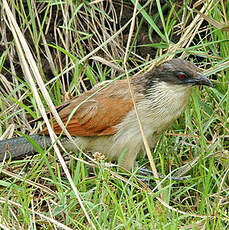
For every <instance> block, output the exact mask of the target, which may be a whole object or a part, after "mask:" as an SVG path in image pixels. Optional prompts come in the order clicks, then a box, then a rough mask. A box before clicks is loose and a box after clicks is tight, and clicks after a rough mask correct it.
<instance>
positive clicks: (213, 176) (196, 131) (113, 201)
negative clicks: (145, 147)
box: [0, 0, 229, 229]
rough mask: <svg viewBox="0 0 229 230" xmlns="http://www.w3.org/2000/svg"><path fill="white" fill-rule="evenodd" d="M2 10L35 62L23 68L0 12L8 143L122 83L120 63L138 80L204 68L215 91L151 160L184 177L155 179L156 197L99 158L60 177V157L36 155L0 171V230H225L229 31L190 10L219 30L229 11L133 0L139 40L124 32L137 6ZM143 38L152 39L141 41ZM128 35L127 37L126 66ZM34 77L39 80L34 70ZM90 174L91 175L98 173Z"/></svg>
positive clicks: (218, 5)
mask: <svg viewBox="0 0 229 230" xmlns="http://www.w3.org/2000/svg"><path fill="white" fill-rule="evenodd" d="M8 2H9V5H10V6H11V10H12V12H13V13H14V15H15V16H16V18H17V24H18V26H19V28H20V30H21V31H23V34H22V36H21V37H20V36H19V41H20V42H22V40H23V38H25V39H26V41H27V43H28V44H29V47H30V51H31V52H32V54H33V57H31V58H29V59H30V60H28V58H27V57H29V51H26V50H25V52H22V53H21V54H20V52H19V50H18V49H17V48H16V38H15V37H13V36H12V32H11V31H12V30H13V28H15V26H13V25H10V24H9V17H8V15H9V12H8V11H2V12H1V13H2V17H3V18H4V20H3V21H2V37H1V44H0V45H1V47H0V48H1V57H0V81H1V88H0V95H1V97H0V108H1V113H0V122H1V126H0V135H1V136H2V138H3V139H4V138H10V137H12V136H19V135H20V133H25V134H31V133H37V132H39V130H40V129H41V125H42V124H41V123H39V122H38V123H36V124H35V125H34V126H32V125H31V124H30V123H28V120H30V119H35V118H37V117H39V116H41V115H42V116H43V113H42V109H41V108H42V106H44V108H45V110H46V111H49V109H50V105H51V103H53V104H54V105H59V104H61V103H63V102H64V101H65V100H67V99H68V98H70V97H72V96H74V95H78V94H80V93H82V92H84V91H85V90H88V89H90V88H91V87H93V86H94V85H95V84H97V83H99V82H102V81H104V80H108V79H118V78H121V77H123V76H124V74H123V69H124V67H125V66H124V64H125V65H126V67H127V69H128V71H129V73H130V74H134V73H136V72H145V71H147V70H148V69H151V68H153V66H154V64H155V62H156V61H158V60H162V59H168V58H173V57H182V58H187V59H189V60H192V61H193V62H195V63H196V64H197V65H198V66H199V67H201V68H202V69H204V70H205V71H206V74H207V75H209V76H210V78H211V79H212V80H213V82H214V85H215V86H216V87H215V88H214V89H210V88H206V87H204V88H203V89H196V90H194V92H193V96H192V99H191V101H190V104H189V106H188V108H187V110H186V111H185V113H184V114H183V115H182V116H181V118H180V119H178V120H177V121H176V122H175V123H174V124H173V125H172V127H170V129H169V130H167V131H166V132H165V133H164V134H163V136H162V137H161V139H160V141H159V143H158V145H157V147H156V148H155V149H154V150H153V151H152V152H153V159H154V162H155V165H156V168H157V170H158V171H159V172H160V173H162V174H163V175H168V174H169V173H170V172H173V175H176V174H178V175H183V176H188V177H187V178H186V179H185V180H183V181H174V180H171V179H170V178H168V179H167V180H161V181H160V182H159V183H160V186H161V187H162V189H161V190H159V191H157V190H155V191H152V190H150V189H149V188H146V186H144V185H142V184H141V183H140V182H139V180H138V179H137V178H136V177H135V175H134V174H132V175H129V174H128V173H127V174H124V173H123V172H120V170H119V169H118V168H117V167H116V166H115V165H111V164H108V163H107V162H106V161H104V159H103V157H102V156H101V155H99V154H97V155H94V156H92V159H90V158H89V157H91V156H88V157H87V156H85V155H84V154H83V153H78V154H75V153H71V155H70V156H69V155H67V156H66V154H65V158H64V160H65V163H66V164H67V169H68V171H69V172H70V174H69V175H67V174H66V170H63V167H64V163H63V162H62V161H61V159H60V158H59V155H58V150H56V149H55V151H54V152H53V151H50V152H49V151H41V154H38V155H36V156H34V157H33V158H26V159H22V160H14V161H9V162H4V164H2V165H1V168H0V170H1V178H0V218H1V222H0V227H1V228H3V229H57V228H58V227H60V228H63V229H93V228H94V229H228V226H229V215H228V211H229V203H228V195H229V183H228V179H229V178H228V168H229V167H228V166H229V161H228V159H229V147H228V146H229V125H228V122H229V120H228V117H229V116H228V113H229V112H228V111H229V93H228V90H229V88H228V81H229V69H228V66H229V58H228V57H229V45H228V44H229V43H228V36H229V32H228V31H223V30H222V29H218V28H216V27H215V26H214V25H213V24H211V20H205V21H204V18H203V17H201V15H198V13H196V11H193V9H194V8H195V9H198V10H199V11H201V9H203V11H201V12H202V13H204V14H205V15H206V17H208V18H209V19H213V20H215V21H217V22H220V23H222V24H225V25H226V24H227V21H228V20H229V13H228V12H229V3H228V2H227V1H216V0H209V1H206V3H204V4H199V5H198V2H197V3H196V4H195V5H194V6H193V5H191V3H190V2H191V1H185V2H186V3H185V5H183V4H179V3H178V4H177V3H174V2H173V1H167V3H166V4H163V1H155V2H154V1H150V0H149V1H144V5H143V3H142V2H141V1H140V3H138V4H139V5H138V10H137V15H134V17H135V18H136V22H135V31H134V33H133V34H131V33H130V34H129V26H130V23H131V21H132V10H130V11H128V9H132V8H131V7H133V4H135V3H136V2H137V1H136V0H131V1H125V3H124V5H123V3H122V1H107V2H103V3H102V2H99V1H98V2H96V1H94V2H90V1H86V0H84V1H83V0H82V1H75V2H74V3H71V2H68V3H65V2H61V1H30V0H28V1H26V2H24V1H23V2H22V1H8ZM3 3H5V1H2V3H0V4H1V8H3ZM117 7H121V8H120V9H119V10H117ZM129 12H131V13H129ZM124 16H125V17H124ZM205 19H206V18H205ZM8 25H9V26H10V28H9V27H8ZM17 33H18V32H17ZM143 35H144V36H147V38H148V40H146V41H144V40H143V39H140V38H141V36H142V37H144V36H143ZM128 36H131V38H132V39H131V40H130V41H131V43H130V48H129V50H128V55H127V57H128V59H127V60H126V61H125V60H124V56H125V52H126V50H125V49H126V42H127V38H128ZM17 47H18V46H17ZM21 47H22V48H25V46H23V45H22V46H21ZM23 58H24V59H23ZM31 59H33V60H35V66H32V63H31V64H30V63H29V61H32V60H31ZM22 60H25V61H26V62H27V63H28V65H27V67H26V65H24V64H23V62H22ZM114 65H115V66H116V67H115V68H114ZM36 68H38V70H39V71H38V72H39V74H40V75H39V74H38V75H37V73H34V72H33V71H34V70H35V69H36ZM31 82H35V83H34V86H32V85H31ZM38 84H39V88H38V87H37V85H38ZM45 89H47V91H48V93H49V97H48V96H47V95H46V94H45V93H44V92H45ZM36 92H37V95H36ZM38 96H39V97H40V98H41V101H40V102H39V101H37V98H38ZM88 164H95V165H96V168H95V171H94V173H95V174H92V173H91V172H89V169H88V167H87V165H88ZM138 164H139V165H140V166H142V165H147V166H148V165H149V164H148V159H147V156H146V155H143V156H140V157H139V160H138ZM190 165H192V167H189V166H190ZM71 180H72V182H73V185H72V184H71ZM74 186H75V188H74ZM155 186H156V184H155ZM162 193H163V200H161V198H160V195H161V194H162ZM84 208H85V210H84Z"/></svg>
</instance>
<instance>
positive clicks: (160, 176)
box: [137, 168, 188, 181]
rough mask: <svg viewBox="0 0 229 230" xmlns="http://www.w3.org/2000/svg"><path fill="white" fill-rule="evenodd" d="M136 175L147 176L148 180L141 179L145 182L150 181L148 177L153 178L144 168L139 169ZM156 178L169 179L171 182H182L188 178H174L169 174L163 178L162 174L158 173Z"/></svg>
mask: <svg viewBox="0 0 229 230" xmlns="http://www.w3.org/2000/svg"><path fill="white" fill-rule="evenodd" d="M137 174H138V175H142V176H147V177H148V178H142V179H143V180H145V181H149V180H150V178H149V177H151V178H152V177H154V174H153V172H152V171H151V170H149V169H146V168H139V169H138V170H137ZM158 176H159V178H160V179H171V180H175V181H182V180H186V179H187V178H188V177H179V176H178V177H174V176H171V173H170V174H169V175H167V176H163V175H162V174H160V173H158ZM142 179H141V180H142ZM143 180H142V181H143Z"/></svg>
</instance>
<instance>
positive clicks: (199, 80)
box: [190, 72, 214, 88]
mask: <svg viewBox="0 0 229 230" xmlns="http://www.w3.org/2000/svg"><path fill="white" fill-rule="evenodd" d="M190 80H191V81H192V82H190V83H192V84H193V85H207V86H209V87H212V88H214V85H213V84H212V82H211V81H210V80H209V79H208V78H207V77H206V76H205V75H204V74H202V73H199V72H197V75H196V76H195V78H192V79H190Z"/></svg>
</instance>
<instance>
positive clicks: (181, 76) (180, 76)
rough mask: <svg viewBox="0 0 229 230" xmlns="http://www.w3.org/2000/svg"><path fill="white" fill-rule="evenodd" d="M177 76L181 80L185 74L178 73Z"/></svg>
mask: <svg viewBox="0 0 229 230" xmlns="http://www.w3.org/2000/svg"><path fill="white" fill-rule="evenodd" d="M177 77H178V78H179V79H180V80H181V81H183V80H184V79H185V78H186V77H187V76H186V75H185V74H184V73H178V75H177Z"/></svg>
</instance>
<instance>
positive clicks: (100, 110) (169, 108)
mask: <svg viewBox="0 0 229 230" xmlns="http://www.w3.org/2000/svg"><path fill="white" fill-rule="evenodd" d="M131 85H132V88H133V92H134V98H135V101H136V105H137V109H138V112H139V115H140V119H141V122H142V125H143V128H144V132H145V135H146V137H147V139H148V142H149V144H150V146H153V145H154V144H155V142H156V141H157V137H158V135H159V134H160V133H161V132H162V131H163V130H165V129H166V128H167V127H168V126H169V125H170V124H171V123H172V122H174V121H175V120H176V119H177V118H178V117H179V116H180V115H181V113H182V112H183V111H184V110H185V108H186V106H187V105H188V103H189V98H190V95H191V93H192V88H193V87H194V86H196V85H207V86H210V87H212V86H213V85H212V83H211V82H210V81H209V79H208V78H207V77H206V76H204V75H203V74H201V73H200V72H199V69H198V68H197V67H196V66H195V65H194V64H192V63H190V62H188V61H185V60H182V59H172V60H170V61H166V62H164V63H163V64H160V65H158V66H157V67H155V68H154V69H153V70H152V71H150V72H148V73H145V74H143V75H137V76H134V77H132V78H131ZM102 87H103V86H98V87H96V88H94V89H92V90H90V91H88V92H86V93H84V94H82V95H80V96H77V97H75V98H73V99H72V100H70V101H68V102H66V103H65V104H64V105H62V106H60V107H59V115H60V118H61V119H62V121H63V122H64V123H66V122H67V120H68V118H69V115H70V114H71V112H72V111H73V109H75V108H76V107H78V108H77V110H76V112H75V114H74V115H73V116H72V118H71V120H70V122H69V123H68V125H67V130H68V132H69V133H70V134H71V136H73V137H74V140H75V142H76V144H77V145H78V146H80V147H81V148H82V149H84V150H88V151H92V152H101V153H104V154H105V155H107V157H108V158H109V159H111V160H117V159H118V158H119V157H120V156H121V155H122V153H124V157H123V158H122V161H121V166H123V167H124V168H126V169H131V168H132V167H133V165H134V162H135V159H136V157H137V154H138V153H139V152H140V151H141V148H142V147H143V142H142V135H141V132H140V129H139V124H138V121H137V118H136V112H135V110H134V107H133V102H132V99H131V96H130V92H129V87H128V83H127V80H117V81H114V82H112V83H111V84H109V85H107V86H106V87H104V88H103V89H101V88H102ZM96 91H97V93H95V92H96ZM92 94H94V95H93V96H91V95H92ZM90 96H91V97H90ZM53 130H54V132H55V133H56V134H60V133H61V132H62V129H61V128H60V127H59V125H58V124H57V122H55V121H54V123H53ZM43 134H44V135H45V137H44V135H43ZM31 137H32V138H33V139H34V140H35V141H37V142H38V143H39V144H40V145H41V146H44V139H45V142H46V145H50V144H51V141H50V138H49V136H48V130H47V128H44V129H43V130H42V131H41V133H40V134H39V135H32V136H31ZM62 144H63V146H64V147H66V149H68V150H74V149H75V145H74V144H72V143H71V142H70V141H69V140H68V139H67V138H66V137H62ZM9 152H10V154H11V156H12V158H15V157H18V156H22V155H25V154H31V153H34V152H35V149H34V148H33V146H32V145H31V144H30V143H29V142H28V141H27V139H26V138H24V137H20V138H13V139H9V140H5V141H1V142H0V160H3V158H4V156H5V154H6V158H8V157H9Z"/></svg>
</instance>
